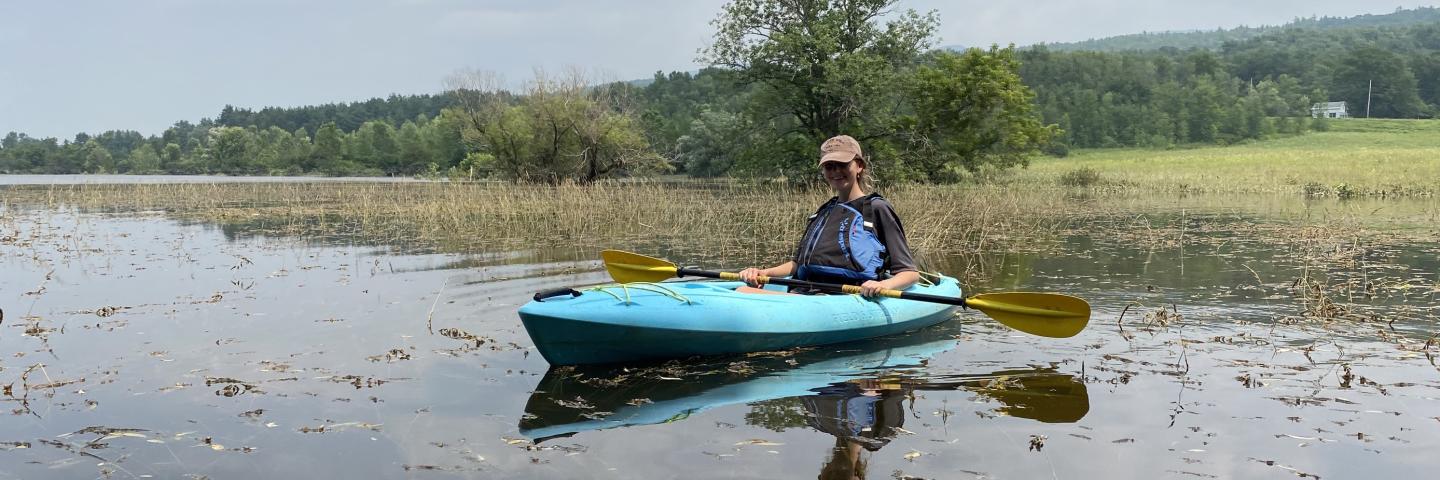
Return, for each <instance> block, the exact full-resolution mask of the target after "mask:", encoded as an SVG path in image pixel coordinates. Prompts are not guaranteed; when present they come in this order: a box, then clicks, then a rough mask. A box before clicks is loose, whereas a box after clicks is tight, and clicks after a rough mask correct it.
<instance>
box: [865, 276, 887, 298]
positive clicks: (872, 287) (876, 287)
mask: <svg viewBox="0 0 1440 480" xmlns="http://www.w3.org/2000/svg"><path fill="white" fill-rule="evenodd" d="M888 288H890V287H888V286H886V285H885V282H881V281H879V280H866V281H865V283H862V284H860V294H861V295H864V296H866V297H869V298H874V297H875V296H876V295H879V294H880V291H881V290H885V289H888Z"/></svg>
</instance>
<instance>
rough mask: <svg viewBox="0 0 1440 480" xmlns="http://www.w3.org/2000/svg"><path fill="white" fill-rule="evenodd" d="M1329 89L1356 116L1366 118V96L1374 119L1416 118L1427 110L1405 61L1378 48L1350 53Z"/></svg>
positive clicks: (1336, 71)
mask: <svg viewBox="0 0 1440 480" xmlns="http://www.w3.org/2000/svg"><path fill="white" fill-rule="evenodd" d="M1372 81H1373V82H1374V88H1373V92H1371V82H1372ZM1330 88H1331V91H1332V92H1334V93H1335V95H1336V96H1338V97H1339V98H1340V99H1343V100H1345V102H1346V103H1348V104H1349V105H1350V111H1351V115H1353V116H1363V115H1365V102H1366V96H1367V93H1369V100H1370V116H1372V117H1381V118H1415V117H1418V116H1420V114H1421V112H1422V111H1423V110H1424V108H1425V106H1424V103H1422V102H1421V101H1420V95H1419V93H1418V90H1417V89H1416V82H1415V76H1414V75H1413V74H1412V73H1411V72H1410V69H1409V68H1408V67H1406V66H1405V60H1404V59H1403V58H1401V57H1400V55H1398V54H1395V53H1393V52H1390V51H1387V50H1383V49H1380V48H1376V47H1366V48H1359V49H1356V50H1353V51H1351V52H1350V54H1349V55H1348V56H1346V57H1345V60H1344V61H1342V62H1341V63H1340V65H1339V66H1338V67H1337V68H1336V70H1335V78H1334V80H1333V81H1332V83H1331V86H1330Z"/></svg>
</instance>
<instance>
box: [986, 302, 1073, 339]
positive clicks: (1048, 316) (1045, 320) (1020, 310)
mask: <svg viewBox="0 0 1440 480" xmlns="http://www.w3.org/2000/svg"><path fill="white" fill-rule="evenodd" d="M965 306H967V307H970V308H973V309H976V310H979V311H981V312H985V314H986V315H989V316H990V318H993V319H995V320H996V321H999V322H1000V323H1003V324H1005V325H1007V326H1009V327H1010V328H1013V329H1016V330H1019V331H1022V332H1025V333H1029V334H1032V335H1039V336H1042V337H1051V338H1067V337H1073V336H1075V334H1077V333H1080V331H1081V330H1084V329H1085V324H1086V323H1089V322H1090V304H1089V303H1085V301H1084V300H1081V299H1079V298H1076V297H1072V296H1069V295H1060V294H1056V293H1022V292H1007V293H982V294H980V295H976V296H973V297H970V298H967V299H965Z"/></svg>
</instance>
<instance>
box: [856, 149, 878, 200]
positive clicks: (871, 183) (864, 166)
mask: <svg viewBox="0 0 1440 480" xmlns="http://www.w3.org/2000/svg"><path fill="white" fill-rule="evenodd" d="M855 161H857V162H860V174H859V175H857V176H856V177H855V181H857V182H860V189H861V190H864V191H865V193H875V176H873V175H870V161H869V160H866V159H865V157H855Z"/></svg>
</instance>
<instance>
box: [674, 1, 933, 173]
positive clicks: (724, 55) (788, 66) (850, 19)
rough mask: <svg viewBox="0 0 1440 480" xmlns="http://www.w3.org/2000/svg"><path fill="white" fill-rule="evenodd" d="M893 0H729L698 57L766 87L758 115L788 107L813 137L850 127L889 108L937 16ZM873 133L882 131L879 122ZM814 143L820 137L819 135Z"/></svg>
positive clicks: (927, 40)
mask: <svg viewBox="0 0 1440 480" xmlns="http://www.w3.org/2000/svg"><path fill="white" fill-rule="evenodd" d="M897 2H898V0H732V1H731V2H730V3H729V4H726V5H725V6H724V7H723V9H722V11H721V14H720V17H719V18H717V19H716V20H715V21H714V22H713V24H714V25H715V26H716V27H717V28H718V31H717V32H716V35H715V42H714V43H713V44H711V46H710V47H709V48H707V49H705V51H704V54H703V56H702V60H704V61H708V62H710V63H711V64H712V65H714V66H717V67H722V68H728V69H732V70H735V71H737V72H738V73H739V77H740V81H741V82H744V83H750V84H760V85H763V86H764V88H765V89H767V90H770V93H771V95H769V99H770V100H771V101H772V102H773V103H772V104H771V105H764V106H763V107H768V108H763V110H765V111H764V112H761V115H774V114H778V113H785V114H789V115H791V116H793V117H794V119H795V120H796V121H797V122H798V123H799V129H800V130H801V131H802V132H804V133H806V134H808V135H809V136H811V137H812V138H815V139H820V140H823V139H825V138H828V137H831V136H835V135H839V134H841V133H849V134H852V135H854V134H856V133H857V132H856V131H855V130H856V128H857V127H864V126H872V125H873V124H875V123H876V120H877V118H876V117H883V116H885V115H887V114H888V113H890V111H889V109H888V108H886V107H887V106H888V105H890V104H891V103H892V100H893V98H894V96H893V91H894V90H893V89H894V87H895V86H896V81H897V79H898V78H899V76H900V74H901V71H902V69H904V68H906V67H908V66H910V65H911V64H912V63H913V62H914V61H915V58H916V56H917V55H919V54H920V52H921V51H923V50H924V49H926V48H928V47H929V45H930V42H931V35H932V34H933V32H934V31H935V28H936V26H937V25H938V24H939V20H938V19H937V18H936V15H935V13H934V12H931V13H928V14H926V15H923V16H922V15H920V14H917V13H915V11H914V10H905V11H904V12H902V13H900V14H898V15H897V17H896V18H894V19H893V20H891V21H889V22H888V23H886V24H885V25H883V26H882V25H880V24H879V23H878V19H879V17H881V16H882V15H884V14H886V13H889V12H890V10H891V7H893V6H894V5H895V4H896V3H897ZM877 130H879V131H878V132H876V133H883V132H884V130H883V127H882V128H881V129H877ZM817 144H818V142H817Z"/></svg>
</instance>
